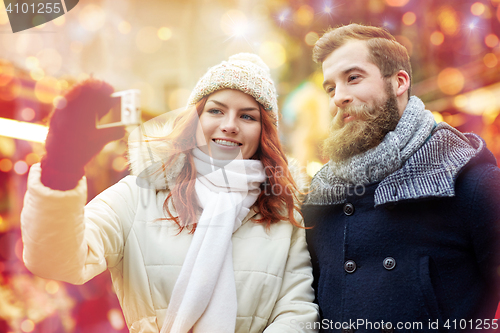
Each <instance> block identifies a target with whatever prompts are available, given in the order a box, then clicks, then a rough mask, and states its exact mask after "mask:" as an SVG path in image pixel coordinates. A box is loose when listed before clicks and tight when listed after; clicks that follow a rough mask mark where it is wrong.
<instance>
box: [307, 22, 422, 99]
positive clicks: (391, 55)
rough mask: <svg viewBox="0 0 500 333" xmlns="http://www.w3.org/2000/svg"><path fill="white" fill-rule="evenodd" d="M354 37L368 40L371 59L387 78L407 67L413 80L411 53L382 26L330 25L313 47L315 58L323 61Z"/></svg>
mask: <svg viewBox="0 0 500 333" xmlns="http://www.w3.org/2000/svg"><path fill="white" fill-rule="evenodd" d="M350 40H363V41H366V45H367V46H368V51H369V54H370V55H369V59H370V60H371V61H372V62H373V63H374V64H375V65H376V66H377V67H378V68H379V69H380V72H381V73H382V76H383V77H390V76H392V75H393V74H395V73H397V72H398V71H399V70H404V71H406V72H407V73H408V75H409V76H410V87H409V88H408V98H410V88H411V82H412V74H411V64H410V56H409V55H408V51H407V50H406V48H405V47H404V46H403V45H401V44H399V43H398V42H397V41H396V38H394V36H392V35H391V34H390V33H389V32H388V31H387V30H385V29H383V28H379V27H372V26H364V25H360V24H354V23H353V24H349V25H345V26H340V27H337V28H329V29H328V30H327V31H326V32H325V33H324V34H323V36H321V38H320V39H319V40H318V41H317V42H316V44H315V45H314V48H313V60H314V61H315V62H317V63H320V64H321V63H323V61H325V59H326V58H327V57H328V56H329V55H330V54H331V53H332V52H333V51H335V50H336V49H338V48H339V47H341V46H343V45H344V44H345V43H347V42H348V41H350Z"/></svg>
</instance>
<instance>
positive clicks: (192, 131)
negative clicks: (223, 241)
mask: <svg viewBox="0 0 500 333" xmlns="http://www.w3.org/2000/svg"><path fill="white" fill-rule="evenodd" d="M207 99H208V96H205V97H203V98H202V99H201V100H200V101H199V102H198V103H197V104H196V106H195V108H191V109H188V110H186V111H185V112H184V113H182V114H180V115H179V116H178V117H177V118H176V119H175V121H174V125H173V131H172V132H171V133H170V134H169V135H167V136H166V137H164V138H162V139H161V140H168V141H169V142H170V143H171V146H170V148H169V152H168V156H170V157H169V158H168V159H167V160H166V162H165V163H164V164H163V165H162V170H159V171H160V172H161V171H164V170H168V168H169V167H171V166H172V165H174V163H176V162H177V163H178V159H179V156H180V154H181V153H184V154H185V155H186V161H185V164H184V167H183V168H182V170H181V172H180V174H179V175H178V176H177V178H176V179H175V185H174V186H173V188H171V189H170V193H169V194H168V196H167V198H166V199H165V202H164V204H163V209H164V210H165V212H166V213H167V217H166V218H165V219H166V220H172V221H174V222H175V223H176V224H177V225H178V226H179V228H180V231H182V230H183V229H184V228H186V227H188V228H190V232H194V230H195V229H196V224H197V223H196V222H197V221H198V217H199V216H200V214H201V211H202V209H201V208H200V207H199V205H198V204H197V202H198V200H197V198H196V192H195V188H194V185H195V180H196V169H195V167H194V162H193V156H192V154H191V151H190V149H191V148H192V147H195V146H196V127H197V126H198V119H199V117H200V115H201V113H202V112H203V109H204V108H205V103H206V102H207ZM259 107H260V114H261V127H262V130H261V136H260V144H259V148H258V149H257V152H256V153H255V155H254V157H253V158H254V159H258V160H260V161H261V162H262V164H263V166H264V170H265V173H266V177H267V180H266V182H265V183H263V184H262V185H261V187H260V189H261V192H260V194H259V196H258V198H257V201H256V203H255V204H256V206H257V207H258V210H259V212H260V214H261V216H262V217H261V218H259V219H255V220H254V222H256V223H262V224H264V225H265V227H266V228H267V229H268V228H269V227H270V226H271V224H272V223H276V222H279V221H281V220H284V221H289V222H290V223H292V224H293V225H295V226H297V227H301V224H300V223H299V222H298V221H297V220H296V219H295V217H294V211H295V210H296V211H297V212H298V213H299V214H300V210H299V207H298V206H297V203H298V194H299V193H300V192H299V190H298V188H297V184H296V183H295V181H294V179H293V178H292V176H291V174H290V171H289V169H288V161H287V159H286V156H285V154H284V152H283V149H282V147H281V143H280V141H279V137H278V129H277V127H276V125H275V122H274V119H273V118H272V117H271V115H270V114H269V112H268V111H266V110H264V108H263V107H262V105H260V104H259ZM171 204H173V207H175V210H176V212H177V214H178V216H174V215H173V214H172V212H171V210H170V207H171ZM180 231H179V232H180Z"/></svg>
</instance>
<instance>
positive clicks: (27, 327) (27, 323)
mask: <svg viewBox="0 0 500 333" xmlns="http://www.w3.org/2000/svg"><path fill="white" fill-rule="evenodd" d="M34 329H35V323H34V322H33V321H32V320H30V319H26V320H23V322H22V323H21V331H23V332H26V333H29V332H33V330H34Z"/></svg>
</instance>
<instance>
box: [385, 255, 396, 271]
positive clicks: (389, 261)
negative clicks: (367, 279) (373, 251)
mask: <svg viewBox="0 0 500 333" xmlns="http://www.w3.org/2000/svg"><path fill="white" fill-rule="evenodd" d="M384 267H385V269H387V270H388V271H390V270H391V269H393V268H394V267H396V260H394V258H392V257H387V258H385V259H384Z"/></svg>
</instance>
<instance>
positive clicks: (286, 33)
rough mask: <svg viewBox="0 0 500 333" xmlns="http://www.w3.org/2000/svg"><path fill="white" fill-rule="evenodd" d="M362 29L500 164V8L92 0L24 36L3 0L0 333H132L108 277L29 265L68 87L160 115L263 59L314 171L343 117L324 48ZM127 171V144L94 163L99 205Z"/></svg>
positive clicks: (284, 131)
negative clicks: (247, 56) (47, 163)
mask: <svg viewBox="0 0 500 333" xmlns="http://www.w3.org/2000/svg"><path fill="white" fill-rule="evenodd" d="M351 22H352V23H363V24H371V25H377V26H384V27H386V28H387V29H388V30H389V31H390V32H391V33H392V34H393V35H394V36H396V38H397V39H398V41H399V42H400V43H402V44H403V45H404V46H406V48H407V49H408V51H409V53H410V55H411V60H412V65H413V94H415V95H417V96H419V97H420V98H422V99H423V101H424V102H425V103H426V106H427V108H428V109H429V110H431V111H433V113H434V116H435V118H436V120H437V121H446V122H448V123H449V124H451V125H452V126H454V127H456V128H458V129H459V130H461V131H473V132H475V133H478V134H480V135H481V136H482V137H483V138H484V139H485V140H486V142H487V144H488V147H489V149H490V150H492V151H493V153H494V154H495V155H496V156H497V158H499V157H500V134H499V131H500V117H498V115H499V113H500V63H499V62H500V42H499V38H500V0H478V1H473V0H418V1H417V0H315V1H306V0H288V1H287V0H268V1H263V0H252V1H250V0H238V1H237V0H213V1H208V0H182V1H181V0H168V1H164V0H162V1H160V0H149V1H133V0H121V1H112V0H80V2H79V3H78V5H77V6H76V7H75V8H74V9H72V10H71V11H69V12H68V13H67V14H66V15H64V16H61V17H59V18H57V19H55V20H54V21H51V22H48V23H46V24H44V25H42V26H38V27H35V28H32V29H29V30H25V31H21V32H18V33H15V34H14V33H12V30H11V28H10V25H9V19H8V17H7V14H6V9H5V7H4V4H3V3H2V2H0V332H127V329H126V325H125V323H124V320H123V317H122V314H121V310H120V308H119V305H118V301H117V299H116V296H115V294H114V292H113V288H112V286H111V282H110V279H109V276H108V274H107V273H104V274H102V275H100V276H98V277H96V278H95V279H94V280H92V281H90V282H89V283H87V284H85V285H84V286H72V285H69V284H65V283H61V282H57V281H51V280H44V279H41V278H37V277H35V276H33V275H31V274H30V273H29V272H28V271H27V270H26V268H25V267H24V265H23V263H22V260H21V257H22V243H21V240H20V231H19V215H20V211H21V208H22V204H23V196H24V193H25V191H26V178H27V172H28V170H29V168H30V166H31V165H32V164H34V163H37V162H38V161H39V160H40V156H41V155H43V152H44V146H43V141H44V136H45V135H46V133H47V128H46V124H47V119H48V116H49V114H50V112H51V110H52V108H53V107H54V105H57V104H58V103H63V102H64V101H63V100H62V98H61V95H62V94H63V93H64V91H66V90H67V89H68V88H70V87H71V86H72V85H73V84H75V83H76V82H78V81H80V80H83V79H85V78H88V77H89V76H91V75H92V76H93V77H95V78H98V79H103V80H105V81H108V82H109V83H111V84H112V85H113V86H114V87H115V89H116V90H124V89H130V88H137V89H139V90H140V91H141V94H142V95H141V98H142V115H143V118H144V120H148V119H151V118H153V117H155V116H158V115H160V114H163V113H165V112H168V111H170V110H174V109H177V108H180V107H182V106H184V105H185V103H186V101H187V98H188V96H189V93H190V91H191V89H192V88H193V87H194V85H195V83H196V81H197V80H198V79H199V78H200V77H201V75H203V74H204V73H205V71H206V70H207V69H208V67H210V66H213V65H215V64H218V63H219V62H221V61H222V60H226V59H227V58H228V57H229V56H230V55H232V54H234V53H238V52H254V53H257V54H259V55H260V56H261V57H262V58H263V59H264V61H265V62H266V63H267V64H268V65H269V67H270V68H271V72H272V76H273V78H274V80H275V82H276V83H277V89H278V94H279V106H280V113H281V123H280V135H281V138H282V140H283V143H284V146H285V148H286V152H287V154H288V155H289V156H291V157H294V158H295V159H297V160H298V161H299V163H300V165H301V166H302V167H303V168H304V171H306V172H307V173H308V174H309V175H311V176H312V175H314V173H315V172H316V171H317V170H318V169H319V167H321V165H322V164H323V163H324V162H325V160H324V159H323V158H322V157H321V154H320V149H319V145H320V144H321V142H322V140H323V139H324V138H325V136H326V134H327V130H328V126H329V122H330V116H329V113H328V109H327V96H326V94H325V93H324V92H323V91H322V89H321V83H322V80H323V77H322V73H321V68H320V66H319V65H317V64H314V63H313V62H312V60H311V54H312V46H313V45H314V43H315V41H316V40H317V39H318V37H319V36H321V34H322V33H323V31H324V30H325V29H327V28H328V27H329V26H337V25H340V24H348V23H351ZM82 139H84V138H82ZM127 174H128V165H127V160H126V140H125V139H124V140H122V141H118V142H114V143H111V144H109V145H108V146H106V147H105V149H104V150H103V152H102V153H101V154H99V155H98V156H97V157H96V158H95V159H94V160H93V161H92V162H91V163H90V164H89V165H88V167H87V177H88V183H89V200H90V199H92V198H93V197H94V196H95V195H96V194H97V193H99V192H100V191H102V190H103V189H105V188H107V187H108V186H110V185H112V184H113V183H115V182H116V181H118V180H119V179H120V178H122V177H124V176H125V175H127Z"/></svg>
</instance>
